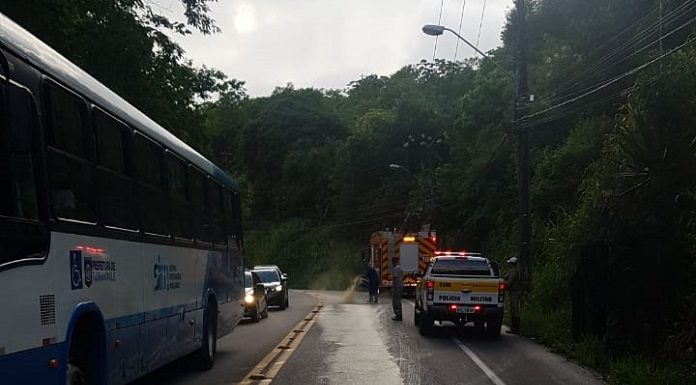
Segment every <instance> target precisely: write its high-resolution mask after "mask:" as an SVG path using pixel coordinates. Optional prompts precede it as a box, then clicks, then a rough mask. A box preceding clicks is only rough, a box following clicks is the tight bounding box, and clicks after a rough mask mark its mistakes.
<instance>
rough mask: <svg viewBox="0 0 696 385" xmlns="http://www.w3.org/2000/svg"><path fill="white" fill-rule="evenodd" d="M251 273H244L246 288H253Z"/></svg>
mask: <svg viewBox="0 0 696 385" xmlns="http://www.w3.org/2000/svg"><path fill="white" fill-rule="evenodd" d="M251 281H252V280H251V273H244V288H245V289H251Z"/></svg>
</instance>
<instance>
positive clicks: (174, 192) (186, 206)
mask: <svg viewBox="0 0 696 385" xmlns="http://www.w3.org/2000/svg"><path fill="white" fill-rule="evenodd" d="M164 165H165V166H164V168H165V176H166V180H167V190H168V192H169V205H170V207H171V224H172V235H174V237H175V238H180V239H187V240H190V239H193V238H194V236H193V221H192V220H191V218H192V215H193V212H192V210H191V200H190V198H189V192H188V182H187V178H186V169H187V166H186V163H185V162H184V161H183V160H182V159H181V158H179V157H178V156H176V155H174V154H173V153H171V152H167V153H166V154H165V158H164Z"/></svg>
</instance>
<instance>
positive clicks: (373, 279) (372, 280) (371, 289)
mask: <svg viewBox="0 0 696 385" xmlns="http://www.w3.org/2000/svg"><path fill="white" fill-rule="evenodd" d="M367 291H368V293H369V294H370V300H369V302H370V303H377V298H378V297H379V276H378V275H377V270H375V268H374V267H372V266H370V265H368V266H367Z"/></svg>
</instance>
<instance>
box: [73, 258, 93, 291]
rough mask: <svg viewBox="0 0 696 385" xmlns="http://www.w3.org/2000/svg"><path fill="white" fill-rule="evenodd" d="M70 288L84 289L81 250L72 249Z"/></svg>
mask: <svg viewBox="0 0 696 385" xmlns="http://www.w3.org/2000/svg"><path fill="white" fill-rule="evenodd" d="M90 283H91V282H90ZM70 288H71V289H72V290H76V289H82V252H81V251H80V250H70Z"/></svg>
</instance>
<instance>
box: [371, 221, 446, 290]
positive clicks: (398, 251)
mask: <svg viewBox="0 0 696 385" xmlns="http://www.w3.org/2000/svg"><path fill="white" fill-rule="evenodd" d="M436 249H437V234H436V233H435V231H432V230H421V231H418V232H406V233H402V232H398V231H377V232H375V233H373V234H372V237H371V238H370V250H371V258H370V265H371V266H372V267H373V268H375V270H377V273H378V275H379V286H380V289H384V288H391V287H392V286H393V284H394V283H393V282H392V275H391V268H392V257H399V263H400V264H401V269H402V270H403V271H404V294H415V290H416V283H417V277H416V276H417V274H423V272H424V271H425V269H426V267H427V266H428V263H429V262H430V259H431V258H432V257H433V256H434V255H435V250H436Z"/></svg>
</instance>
